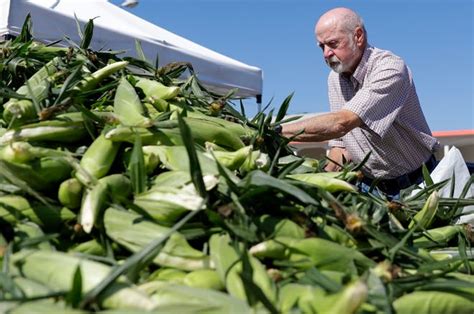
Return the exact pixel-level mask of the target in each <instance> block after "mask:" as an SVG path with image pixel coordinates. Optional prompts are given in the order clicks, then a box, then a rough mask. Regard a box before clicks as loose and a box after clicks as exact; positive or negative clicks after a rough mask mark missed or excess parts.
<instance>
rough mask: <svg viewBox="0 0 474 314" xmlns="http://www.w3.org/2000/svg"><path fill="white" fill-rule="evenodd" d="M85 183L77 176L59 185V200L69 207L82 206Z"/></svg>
mask: <svg viewBox="0 0 474 314" xmlns="http://www.w3.org/2000/svg"><path fill="white" fill-rule="evenodd" d="M82 190H83V185H82V184H81V183H80V182H79V180H77V179H76V178H69V179H67V180H65V181H63V182H62V183H61V184H60V185H59V189H58V201H59V202H60V203H61V204H62V205H63V206H66V207H67V208H70V209H77V208H79V207H81V200H82Z"/></svg>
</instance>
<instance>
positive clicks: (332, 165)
mask: <svg viewBox="0 0 474 314" xmlns="http://www.w3.org/2000/svg"><path fill="white" fill-rule="evenodd" d="M328 158H329V159H330V160H334V162H332V161H330V160H329V161H328V164H327V165H326V167H324V170H326V171H339V170H341V167H340V166H339V165H342V164H343V161H344V160H346V161H348V160H350V159H351V158H350V156H349V153H348V152H347V150H346V149H345V148H344V147H331V149H330V150H329V154H328Z"/></svg>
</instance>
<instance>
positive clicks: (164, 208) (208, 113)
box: [0, 20, 474, 314]
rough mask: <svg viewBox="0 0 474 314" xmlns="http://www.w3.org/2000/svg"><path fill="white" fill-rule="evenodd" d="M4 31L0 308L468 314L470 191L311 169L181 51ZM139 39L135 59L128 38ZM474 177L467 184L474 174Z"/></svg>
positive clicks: (263, 119) (87, 33)
mask: <svg viewBox="0 0 474 314" xmlns="http://www.w3.org/2000/svg"><path fill="white" fill-rule="evenodd" d="M29 27H30V22H29V20H27V22H26V23H25V26H24V28H23V31H22V33H21V35H20V36H19V37H17V38H16V39H15V40H8V41H5V42H3V43H2V44H1V50H0V53H1V54H0V61H1V63H0V76H1V81H0V82H1V86H0V89H1V97H2V98H1V103H2V104H3V106H2V117H3V118H2V120H1V123H2V128H1V130H0V261H1V270H0V311H1V312H2V313H31V312H35V313H87V312H96V311H97V312H98V311H104V310H106V312H107V313H123V312H124V311H128V312H130V313H138V312H160V313H196V312H199V313H417V314H421V313H457V314H459V313H473V312H474V301H473V299H474V276H473V275H472V269H473V267H474V263H473V254H472V251H471V248H470V246H471V244H472V241H471V234H470V232H471V227H470V226H469V225H455V224H453V222H454V221H455V220H456V219H457V217H458V215H459V213H460V211H461V210H462V208H463V207H464V206H467V205H472V204H474V200H473V199H465V198H459V199H449V198H441V197H439V195H438V192H437V191H438V190H439V189H440V188H441V187H442V186H443V184H446V183H445V182H441V183H438V184H432V182H430V180H429V177H426V179H427V187H426V188H425V189H423V190H419V191H418V193H416V194H415V195H414V196H413V194H411V193H410V192H411V191H410V190H409V191H404V193H403V194H402V198H401V200H400V201H399V202H393V201H392V202H389V201H387V200H386V199H384V198H382V197H376V196H374V195H364V194H361V193H359V192H357V190H356V188H355V187H354V184H355V182H356V180H357V179H358V178H357V177H358V173H357V169H358V167H360V165H350V164H349V165H345V166H344V171H342V172H340V173H322V172H321V167H322V166H323V164H324V162H325V161H323V160H321V161H318V160H313V159H309V158H301V157H296V156H294V155H292V154H291V153H290V152H291V150H290V149H289V147H288V145H287V144H288V140H287V139H284V138H281V137H280V136H278V135H277V134H276V133H275V132H274V131H273V127H274V126H275V125H276V124H279V123H281V122H282V119H283V117H284V115H285V112H286V108H287V107H288V104H289V102H290V99H291V97H288V98H287V99H286V100H285V101H284V103H283V104H282V106H281V108H280V110H279V111H278V113H277V114H276V116H275V117H274V116H273V112H272V111H270V112H269V113H267V114H265V113H263V112H261V113H259V114H257V115H256V116H255V117H254V118H252V119H248V118H247V117H246V116H245V113H244V110H243V106H241V110H240V111H241V112H239V111H237V110H235V108H234V107H235V105H234V104H233V102H232V101H233V100H232V99H231V98H232V93H229V94H228V95H225V96H218V95H214V94H212V93H210V92H208V91H207V90H206V89H204V88H203V87H202V86H201V85H200V84H199V81H198V80H197V79H196V77H195V76H194V75H190V76H188V78H186V79H183V78H182V77H183V76H182V74H183V72H184V71H190V72H191V74H192V67H190V66H189V65H186V64H180V63H176V64H170V65H167V66H164V67H157V66H155V65H153V64H150V63H149V62H148V61H146V60H145V59H144V58H141V59H140V58H137V59H134V58H123V59H121V58H119V57H118V55H117V53H115V52H98V51H91V50H89V49H88V44H89V42H90V38H91V36H92V29H93V24H92V22H90V23H89V24H87V26H86V28H85V30H84V31H83V33H82V36H83V39H82V42H81V43H80V44H77V45H76V44H74V43H71V47H70V48H57V47H47V46H44V45H42V44H38V43H36V42H34V41H32V38H31V35H30V32H29ZM137 49H138V51H139V55H141V54H140V49H139V46H137ZM471 182H472V180H471V181H470V182H469V185H470V184H471Z"/></svg>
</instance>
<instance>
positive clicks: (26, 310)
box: [6, 299, 88, 314]
mask: <svg viewBox="0 0 474 314" xmlns="http://www.w3.org/2000/svg"><path fill="white" fill-rule="evenodd" d="M6 313H8V314H31V313H36V314H51V313H61V314H86V313H88V312H87V311H82V310H79V309H72V308H70V307H67V306H66V304H65V303H64V302H62V301H56V300H51V299H48V300H39V301H29V302H25V303H19V304H18V305H16V306H13V307H12V308H11V309H9V310H8V312H6Z"/></svg>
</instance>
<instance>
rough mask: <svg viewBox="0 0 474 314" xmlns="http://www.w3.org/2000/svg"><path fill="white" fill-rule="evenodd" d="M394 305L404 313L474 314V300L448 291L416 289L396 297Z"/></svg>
mask: <svg viewBox="0 0 474 314" xmlns="http://www.w3.org/2000/svg"><path fill="white" fill-rule="evenodd" d="M393 307H394V309H395V311H396V313H403V314H412V313H413V314H468V313H469V314H472V312H473V310H474V302H473V301H472V299H471V300H469V299H467V298H465V297H462V296H460V295H456V294H453V293H448V292H442V291H415V292H412V293H409V294H405V295H403V296H402V297H400V298H398V299H396V300H395V301H394V302H393Z"/></svg>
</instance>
